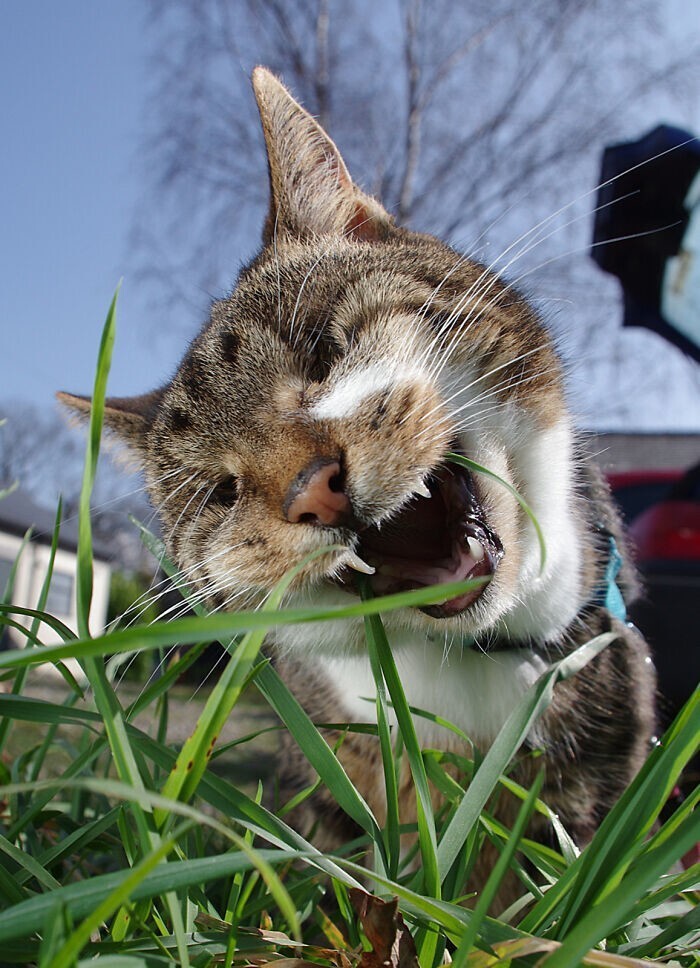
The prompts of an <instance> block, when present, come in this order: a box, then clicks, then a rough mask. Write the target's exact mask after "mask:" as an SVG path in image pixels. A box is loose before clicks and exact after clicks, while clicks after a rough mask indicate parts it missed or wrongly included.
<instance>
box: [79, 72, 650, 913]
mask: <svg viewBox="0 0 700 968" xmlns="http://www.w3.org/2000/svg"><path fill="white" fill-rule="evenodd" d="M253 86H254V89H255V95H256V98H257V103H258V107H259V110H260V116H261V119H262V125H263V130H264V135H265V141H266V145H267V155H268V162H269V174H270V185H271V205H270V211H269V215H268V217H267V221H266V223H265V227H264V232H263V246H262V249H261V251H260V254H259V255H258V256H257V257H256V258H255V259H254V260H253V262H252V263H251V264H250V265H249V266H247V267H246V268H245V269H244V270H243V271H242V272H241V274H240V277H239V280H238V284H237V287H236V289H235V290H234V291H233V293H232V294H231V295H230V296H229V297H228V298H225V299H221V300H219V301H217V302H215V303H214V305H213V306H212V309H211V315H210V318H209V320H208V321H207V322H206V324H205V325H204V327H203V329H202V331H201V332H200V333H199V335H198V336H197V337H196V338H195V339H194V341H193V342H192V344H191V346H190V347H189V349H188V351H187V353H186V354H185V357H184V359H183V361H182V364H181V365H180V367H179V370H178V372H177V373H176V375H175V376H174V377H173V379H172V380H171V381H170V382H169V383H168V384H167V385H166V386H163V387H161V388H160V389H157V390H155V391H154V392H152V393H148V394H146V395H144V396H140V397H136V398H116V399H110V400H108V401H107V407H106V413H105V420H106V423H107V425H108V427H109V428H111V430H112V431H114V432H116V434H118V435H119V436H120V437H121V438H122V439H123V440H124V441H126V442H127V444H128V445H129V446H130V447H131V449H132V450H133V452H134V453H135V454H136V455H137V456H138V457H139V458H140V460H141V462H142V464H143V468H144V470H145V474H146V480H147V483H148V488H149V492H150V495H151V498H152V501H153V504H154V506H155V507H156V508H157V509H158V512H159V514H160V517H161V520H162V524H163V532H164V535H165V539H166V544H167V550H168V552H169V554H170V555H171V556H172V558H173V559H174V560H175V561H176V562H177V565H178V567H179V568H180V569H182V574H183V576H184V577H185V578H186V579H187V580H188V581H190V582H191V583H192V584H193V586H194V587H195V588H196V589H197V591H198V593H199V594H201V595H202V596H203V597H205V598H206V600H207V601H208V603H209V604H210V606H211V607H213V608H217V609H225V608H233V607H241V606H245V607H253V606H256V605H259V604H260V603H262V602H263V601H264V600H265V596H266V595H267V593H268V592H269V591H270V589H271V587H272V586H273V585H274V583H276V582H277V581H278V580H279V579H280V578H281V577H282V576H283V575H284V574H285V572H286V571H287V570H288V569H289V568H291V567H292V566H293V565H295V564H297V563H298V562H299V561H300V560H301V559H302V558H303V557H304V556H306V555H308V554H309V553H310V552H313V551H316V550H318V549H322V548H324V547H330V546H337V545H341V546H342V549H343V550H329V551H328V553H327V554H325V555H321V556H320V557H316V558H315V559H314V560H312V561H311V563H310V564H308V565H307V566H306V567H305V569H304V571H303V573H302V576H301V577H300V578H299V579H298V581H297V582H296V585H295V586H294V588H293V591H292V592H291V593H290V594H289V596H288V604H290V605H301V604H304V605H307V604H309V603H315V604H321V603H323V604H324V605H335V604H342V603H347V602H351V601H355V600H356V592H355V590H354V585H353V580H352V578H353V571H355V572H361V573H364V574H365V575H367V576H370V577H369V581H370V583H371V585H372V588H373V590H374V591H375V592H376V593H378V594H380V593H389V592H395V591H400V590H403V589H409V588H415V587H420V586H425V585H432V584H435V583H442V582H451V581H459V580H461V579H465V578H468V577H479V576H481V577H484V578H486V579H488V581H485V582H484V583H483V584H482V585H481V586H480V587H479V589H477V590H476V591H472V592H470V593H468V594H462V595H458V596H456V597H454V598H450V599H448V600H446V601H444V602H443V603H442V604H440V605H434V606H430V607H425V608H417V609H404V610H400V611H395V612H391V613H390V614H387V615H386V617H385V625H386V628H387V632H388V635H389V638H390V642H391V645H392V649H393V654H394V656H395V659H396V663H397V666H398V669H399V672H400V674H401V677H402V681H403V685H404V688H405V691H406V694H407V697H408V700H409V702H410V703H411V704H412V705H414V706H417V707H420V708H422V709H427V710H431V711H434V712H438V713H439V714H440V715H441V716H442V717H444V718H446V719H448V720H450V721H452V722H453V723H454V724H456V725H457V726H458V727H460V728H461V729H462V730H464V731H465V732H466V733H467V734H468V735H469V736H470V737H471V738H472V740H473V741H474V742H475V743H476V744H478V745H479V746H480V747H481V748H482V749H483V748H486V747H488V745H489V744H490V743H491V742H492V741H493V739H494V737H495V736H496V734H497V732H498V730H499V729H500V727H501V726H502V725H503V723H504V721H505V719H506V717H507V715H508V713H509V712H510V710H512V708H513V706H514V704H515V703H516V701H517V700H518V698H519V697H520V696H521V695H522V694H523V693H524V691H525V690H526V689H527V688H528V687H529V686H530V685H531V684H532V683H533V682H534V681H535V680H536V678H537V677H538V676H539V675H540V674H541V673H542V672H543V670H545V669H546V668H547V666H548V664H549V663H550V662H551V661H553V660H555V659H558V658H560V657H562V656H563V655H566V654H567V653H568V652H570V651H571V650H572V649H574V648H575V647H576V646H578V645H580V644H581V643H583V642H585V641H587V640H588V639H589V638H591V637H592V636H595V635H597V634H598V633H600V632H603V631H609V630H613V631H614V632H615V634H616V639H615V641H614V643H613V644H612V645H611V646H609V647H608V648H607V649H606V650H605V651H603V652H602V653H601V654H600V655H599V656H598V657H597V659H595V660H594V661H592V662H591V663H590V664H589V665H588V666H587V667H586V668H585V669H584V670H583V671H582V672H581V673H580V674H578V675H577V676H576V677H574V678H573V679H570V680H568V681H566V682H564V683H561V684H560V685H558V686H557V688H556V692H555V699H554V702H553V705H552V706H551V707H550V709H549V710H548V711H547V713H546V714H545V715H544V717H543V718H542V720H541V721H540V722H539V723H538V725H537V726H536V729H535V730H534V732H533V733H532V735H531V736H530V738H529V740H528V741H527V743H526V747H529V748H530V749H532V748H533V747H537V748H539V749H541V750H542V753H541V755H540V756H539V757H537V758H534V757H532V756H528V755H523V756H522V758H521V765H520V768H519V777H520V779H521V780H522V781H523V782H525V783H527V782H529V780H530V779H531V775H530V774H531V772H532V771H533V770H534V769H535V768H537V769H540V768H541V767H542V766H543V765H544V768H545V776H546V779H545V787H544V793H543V797H544V799H545V800H547V801H548V802H549V804H550V805H551V806H552V807H553V808H554V810H555V811H556V812H557V813H558V814H559V816H560V818H561V819H562V821H563V822H564V824H565V826H566V827H567V828H568V830H569V831H570V833H571V834H572V835H573V837H574V838H575V840H576V841H577V842H578V843H579V844H581V845H583V844H585V843H586V842H587V840H589V838H590V837H591V835H592V833H593V832H594V830H595V828H596V826H597V825H598V824H599V822H600V820H601V818H602V817H603V816H604V815H605V813H606V811H607V810H608V809H609V807H610V806H611V804H612V803H613V802H614V801H615V799H616V798H617V797H618V796H619V794H620V792H621V791H622V790H623V788H624V786H625V785H626V784H627V783H628V782H629V780H630V779H631V778H632V776H633V775H634V773H635V771H636V770H637V769H638V767H639V765H640V763H641V761H642V758H643V756H644V754H645V750H646V747H647V744H648V741H649V738H650V735H651V732H652V725H653V695H654V688H655V686H654V674H653V666H652V665H651V661H650V659H649V655H648V650H647V647H646V645H645V643H644V641H643V640H642V639H641V637H640V636H639V634H638V633H637V632H636V631H635V630H634V629H633V628H632V627H630V626H628V625H627V624H626V623H625V622H624V619H623V616H622V615H614V614H611V612H610V610H609V609H608V608H607V607H606V595H607V596H608V598H610V597H611V595H612V598H614V597H615V596H616V595H618V594H619V593H618V591H617V588H615V587H613V586H611V585H610V578H609V571H610V566H611V563H612V557H613V556H615V555H616V554H617V549H620V551H622V552H624V541H623V537H622V535H621V533H620V528H619V522H618V518H617V516H616V513H615V511H614V510H613V507H612V504H611V501H610V497H609V494H608V492H607V490H606V488H605V486H604V485H603V483H602V482H601V480H600V477H599V474H598V472H597V470H596V468H595V466H594V465H593V463H592V462H591V461H590V460H588V459H587V458H586V457H585V455H584V453H583V451H582V448H581V447H580V445H579V444H578V443H577V441H576V438H575V437H574V434H573V432H572V427H571V421H570V417H569V415H568V413H567V407H566V403H565V398H564V391H563V388H562V368H561V364H560V361H559V360H558V358H557V355H556V353H555V350H554V348H553V345H552V341H551V339H550V337H549V336H548V335H547V332H546V331H545V329H544V328H543V326H542V324H541V323H540V321H539V319H538V318H537V315H536V314H535V312H534V311H533V310H532V309H531V307H530V306H529V305H528V304H527V302H525V301H524V299H523V298H521V297H520V296H519V295H518V294H517V293H516V292H515V291H514V290H513V289H512V288H510V287H509V286H507V285H506V284H505V283H504V282H502V281H501V280H500V279H499V278H498V277H497V276H495V275H494V274H493V273H492V272H490V271H488V270H487V269H485V268H484V267H483V266H481V265H478V264H476V263H474V262H472V261H470V260H468V259H466V258H464V257H463V256H461V255H459V254H457V253H456V252H455V251H453V250H452V249H451V248H449V247H448V246H447V245H444V244H443V243H442V242H440V241H438V240H437V239H435V238H433V237H431V236H427V235H421V234H419V233H416V232H411V231H408V230H406V229H404V228H398V227H397V226H396V225H395V224H394V222H393V220H392V218H391V216H390V215H389V214H388V213H387V212H386V211H385V210H384V208H382V206H381V205H380V204H379V203H378V202H377V201H376V200H375V199H373V198H371V197H369V196H368V195H366V194H365V193H364V192H362V191H361V190H360V189H359V188H358V187H357V186H356V185H355V184H354V183H353V182H352V180H351V178H350V175H349V174H348V171H347V169H346V166H345V164H344V162H343V160H342V158H341V156H340V154H339V152H338V150H337V148H336V146H335V145H334V144H333V142H332V141H331V140H330V138H329V137H328V136H327V135H326V134H325V132H324V131H323V130H322V129H321V128H320V127H319V125H318V124H317V123H316V122H315V121H314V120H313V118H312V117H311V116H310V115H309V114H307V113H306V111H304V110H303V108H302V107H300V105H299V104H297V103H296V101H295V100H294V99H293V98H292V96H291V95H290V94H289V92H288V91H287V90H286V89H285V88H284V87H283V86H282V84H281V83H280V82H279V81H278V80H277V79H276V78H275V77H274V76H273V75H272V74H270V73H269V72H268V71H267V70H265V69H263V68H257V69H256V71H255V72H254V75H253ZM60 398H61V400H62V401H63V402H64V403H66V404H67V405H68V406H70V407H71V408H73V410H77V411H79V412H83V413H85V412H86V411H87V410H89V401H88V400H87V399H85V398H80V397H76V396H73V395H69V394H61V395H60ZM454 451H456V452H459V453H461V454H463V455H465V456H467V457H469V458H471V459H472V460H474V461H476V462H478V463H479V464H481V465H485V466H486V467H488V468H489V469H490V470H492V471H494V472H495V473H496V474H498V475H499V476H500V477H501V478H502V479H503V480H505V481H506V482H508V483H510V484H511V485H513V486H514V487H516V488H517V489H518V490H519V491H520V493H521V494H522V496H523V497H524V498H525V500H526V501H527V502H528V504H529V505H530V507H531V508H532V509H533V510H534V513H535V515H536V517H537V519H538V521H539V524H540V526H541V528H542V531H543V533H544V538H545V541H546V552H547V553H546V561H545V565H544V567H543V568H542V567H541V560H540V548H539V545H538V540H537V536H536V533H535V530H534V528H533V526H532V523H531V522H530V520H529V519H528V517H527V516H526V515H525V514H524V513H523V510H522V508H521V506H520V505H519V503H518V502H517V500H516V499H515V497H514V496H513V494H512V493H511V492H510V491H509V490H507V489H506V488H505V487H503V485H502V484H500V483H498V482H497V481H495V480H493V479H491V478H489V477H487V476H483V475H476V474H472V473H470V472H468V471H466V470H464V469H462V468H461V467H458V466H457V465H455V464H454V463H451V462H450V461H449V460H448V459H447V456H446V455H447V454H448V453H450V452H454ZM606 575H608V577H607V578H606ZM617 587H619V589H621V591H622V594H623V595H624V596H625V597H626V598H629V597H630V596H631V595H632V594H633V593H634V590H635V586H634V576H633V574H632V573H631V570H630V568H629V566H627V565H623V568H622V572H621V574H620V575H619V577H618V586H617ZM274 640H275V649H276V655H277V662H278V667H279V669H280V670H281V671H282V674H283V675H284V676H285V677H286V680H287V682H288V684H289V685H290V687H291V688H292V689H293V691H294V692H295V694H296V695H297V697H298V698H299V700H300V701H301V702H302V704H303V705H304V706H305V708H306V710H307V711H308V713H309V714H310V715H311V717H312V718H313V719H314V720H315V721H317V722H339V721H348V722H351V721H361V722H366V721H368V720H370V719H372V717H373V715H374V704H373V703H372V702H368V701H367V699H366V697H368V696H369V697H371V696H373V695H374V682H373V679H372V675H371V672H370V667H369V662H368V658H367V655H366V649H365V645H364V631H363V626H362V622H361V620H358V621H355V622H347V621H343V622H340V621H338V622H331V623H321V624H319V623H317V624H314V625H310V626H303V625H300V626H290V627H287V628H283V629H280V630H278V631H277V632H276V633H275V636H274ZM416 727H417V729H418V732H419V736H420V738H421V741H422V742H423V744H424V745H426V746H428V745H430V746H438V747H442V748H444V749H448V748H453V749H459V741H458V740H457V738H456V736H455V734H454V733H452V732H449V731H447V730H446V729H444V728H442V727H440V726H437V725H434V724H433V723H431V722H430V721H428V720H426V719H424V718H417V719H416ZM339 755H340V759H341V761H342V762H343V765H344V767H345V769H346V771H347V773H348V774H349V776H350V778H351V780H352V781H353V782H354V783H355V784H356V786H357V787H358V788H359V790H360V791H361V793H362V794H363V796H364V797H365V799H366V800H367V801H368V803H369V805H370V806H371V808H372V809H373V811H374V812H375V815H376V816H377V817H378V818H381V817H382V815H383V812H384V792H383V791H384V785H383V775H382V771H381V763H380V760H379V753H378V748H377V741H376V738H374V737H372V736H370V735H367V734H362V733H350V734H348V735H347V737H346V738H345V740H344V742H343V744H342V747H341V749H340V753H339ZM282 759H283V764H282V781H283V787H284V789H285V792H286V794H290V793H292V792H294V791H295V790H297V789H299V788H301V787H304V786H306V785H307V784H308V783H309V767H308V766H307V765H306V764H305V762H304V761H303V758H302V757H301V756H300V755H299V754H298V753H295V752H294V750H293V748H292V744H291V742H290V744H289V747H288V748H287V749H286V751H285V755H284V756H283V758H282ZM400 796H401V802H402V807H403V819H404V820H405V821H411V819H412V818H415V813H414V810H415V807H414V798H413V793H412V790H411V786H410V782H409V780H408V778H406V780H405V781H404V782H403V783H402V784H401V791H400ZM504 812H505V813H507V808H506V807H504ZM294 820H295V823H296V824H298V825H299V827H300V828H302V832H304V833H306V832H308V831H309V830H310V829H311V827H313V828H314V837H315V839H316V841H317V842H318V843H319V845H321V846H323V847H333V846H334V845H337V844H338V843H339V842H340V841H341V840H342V839H343V838H347V837H350V836H352V835H353V834H354V832H355V831H354V830H353V824H352V822H351V821H350V820H349V818H347V817H346V816H345V815H344V814H342V813H341V812H339V810H338V808H337V807H336V806H335V805H334V804H332V803H331V802H330V800H329V799H327V794H326V793H325V792H324V790H319V791H318V792H317V793H316V794H315V795H314V797H313V798H312V799H311V800H309V801H307V802H306V803H305V804H304V806H303V807H302V808H300V810H298V811H297V814H296V816H295V818H294ZM534 834H535V835H536V836H538V837H540V838H541V839H544V840H546V839H547V838H548V836H549V833H548V830H547V829H546V824H545V822H544V821H543V820H541V821H540V827H539V828H538V829H536V830H535V831H534ZM488 864H489V860H488V858H486V859H485V860H484V862H483V864H482V868H483V870H481V871H478V872H477V874H476V880H475V886H476V887H478V886H479V882H480V880H483V876H484V872H485V870H486V868H487V867H488ZM506 900H507V899H502V903H505V901H506Z"/></svg>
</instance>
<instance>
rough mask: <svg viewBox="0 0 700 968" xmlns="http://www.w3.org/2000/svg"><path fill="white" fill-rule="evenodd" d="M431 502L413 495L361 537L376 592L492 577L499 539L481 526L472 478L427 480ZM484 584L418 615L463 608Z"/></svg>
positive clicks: (453, 473)
mask: <svg viewBox="0 0 700 968" xmlns="http://www.w3.org/2000/svg"><path fill="white" fill-rule="evenodd" d="M430 493H431V496H430V498H425V497H415V498H414V499H413V500H412V501H411V502H410V503H409V504H408V505H407V506H406V507H405V508H403V509H402V510H401V511H400V512H399V513H398V514H397V516H396V517H395V518H393V519H392V520H391V521H389V522H387V523H385V524H384V525H382V527H381V528H375V527H373V528H368V529H367V530H366V531H364V532H362V534H361V536H360V547H359V553H360V555H361V557H362V558H363V560H365V561H367V562H368V563H369V564H370V565H372V566H373V567H374V568H375V569H376V570H375V573H374V575H373V576H372V579H371V581H372V588H373V590H374V591H375V593H377V594H390V593H392V592H398V591H406V590H407V589H411V588H421V587H425V586H428V585H440V584H445V583H447V582H456V581H465V580H466V579H470V578H481V577H488V576H490V575H492V574H493V573H494V572H495V570H496V568H497V566H498V562H499V561H500V559H501V557H502V556H503V547H502V545H501V542H500V540H499V539H498V536H497V535H496V534H494V532H493V531H491V529H490V528H489V527H488V526H487V525H486V523H485V520H484V519H485V516H486V515H485V511H484V510H483V508H482V507H481V505H480V504H479V502H478V500H477V498H476V496H475V493H474V490H473V486H472V481H471V477H470V476H469V475H468V474H466V473H464V472H461V471H460V470H456V469H455V470H450V471H449V472H446V471H443V472H442V473H441V474H440V475H438V476H436V477H435V478H434V479H433V480H431V482H430ZM483 590H484V585H480V586H479V587H478V588H476V589H474V590H472V591H470V592H466V593H465V594H464V595H460V596H458V597H457V598H453V599H450V600H449V601H446V602H443V603H442V604H441V605H433V606H429V607H428V606H426V607H425V608H424V609H423V611H425V612H427V613H428V614H430V615H433V616H435V617H436V618H444V617H449V616H452V615H457V614H459V613H460V612H462V611H464V609H465V608H468V607H469V605H471V604H472V603H473V602H474V601H476V599H477V598H478V597H479V595H480V594H481V593H482V591H483Z"/></svg>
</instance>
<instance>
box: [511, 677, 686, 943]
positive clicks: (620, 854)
mask: <svg viewBox="0 0 700 968" xmlns="http://www.w3.org/2000/svg"><path fill="white" fill-rule="evenodd" d="M699 736H700V688H698V689H697V690H696V692H695V693H694V695H693V696H692V697H691V698H690V700H689V701H688V702H687V703H686V705H685V706H684V708H683V709H682V710H681V712H680V713H679V715H678V717H677V718H676V720H675V722H674V723H673V724H672V725H671V727H670V729H669V730H668V731H667V733H666V735H665V736H664V737H663V739H662V741H661V744H660V745H659V746H657V747H656V748H655V749H654V750H652V752H651V754H650V755H649V757H648V758H647V761H646V763H645V764H644V765H643V766H642V769H641V770H640V771H639V773H638V774H637V776H636V777H635V779H634V780H633V781H632V783H631V784H630V786H629V787H628V788H627V790H625V792H624V793H623V794H622V796H621V797H620V799H619V800H618V801H617V803H616V804H615V805H614V807H613V808H612V809H611V810H610V812H609V813H608V815H607V817H605V819H604V820H603V822H602V824H601V825H600V828H599V829H598V831H597V832H596V835H595V837H594V838H593V840H592V841H591V843H590V844H589V845H588V847H587V848H586V850H585V851H584V852H583V853H582V854H581V856H580V857H579V858H578V860H576V861H575V862H574V863H573V864H572V865H571V866H570V867H569V869H568V871H567V872H566V873H565V874H564V876H563V877H562V878H561V879H560V880H559V882H558V883H557V884H556V885H555V886H554V887H553V888H552V889H551V890H549V891H548V892H547V894H546V896H545V897H544V898H543V899H542V900H541V901H539V902H538V903H537V904H535V905H534V907H533V908H532V910H531V911H530V912H529V913H528V914H527V915H526V917H525V918H524V919H523V922H522V923H523V927H524V929H525V930H528V931H533V932H541V931H542V930H544V929H545V928H546V927H548V926H549V925H550V924H551V923H552V922H553V921H554V920H555V918H558V924H557V927H556V937H558V938H559V939H562V938H563V937H565V935H566V933H567V932H568V931H569V930H570V928H571V926H572V925H573V924H574V923H575V922H576V921H577V920H578V919H580V918H581V917H582V916H583V915H584V914H585V912H586V911H587V910H588V909H589V908H590V907H591V905H593V904H595V903H597V902H598V901H599V900H600V898H601V897H602V896H603V894H604V893H605V892H606V891H610V890H611V889H612V888H614V887H615V885H616V884H617V883H618V882H619V881H620V879H621V877H622V876H623V875H624V872H625V870H626V869H627V867H628V866H629V864H630V863H631V861H632V859H633V857H634V853H635V851H637V850H641V849H642V848H643V846H644V840H645V837H646V836H647V834H648V833H649V831H650V830H651V828H652V826H653V824H654V822H655V821H656V819H657V817H658V815H659V813H660V811H661V808H662V807H663V805H664V804H665V802H666V800H667V799H668V796H669V794H670V792H671V790H672V789H673V786H674V784H675V782H676V780H677V778H678V776H679V774H680V772H681V770H682V769H683V767H684V765H685V764H686V763H687V762H688V760H689V759H690V758H691V757H692V756H693V754H694V753H695V751H696V750H697V749H698V737H699Z"/></svg>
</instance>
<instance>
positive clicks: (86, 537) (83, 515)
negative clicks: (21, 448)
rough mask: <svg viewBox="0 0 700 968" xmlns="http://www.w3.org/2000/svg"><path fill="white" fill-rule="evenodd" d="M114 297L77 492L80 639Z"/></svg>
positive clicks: (86, 609) (85, 618)
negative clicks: (81, 479) (81, 482)
mask: <svg viewBox="0 0 700 968" xmlns="http://www.w3.org/2000/svg"><path fill="white" fill-rule="evenodd" d="M118 294H119V289H117V291H116V292H115V294H114V296H113V297H112V302H111V304H110V307H109V311H108V312H107V319H106V320H105V325H104V328H103V330H102V339H101V341H100V349H99V353H98V357H97V370H96V373H95V384H94V389H93V396H92V406H91V408H90V426H89V429H88V439H87V447H86V451H85V466H84V471H83V486H82V488H81V490H80V502H79V506H78V553H77V566H76V588H75V591H76V603H77V612H78V631H79V633H80V636H81V638H88V637H89V635H90V629H89V617H90V604H91V601H92V524H91V521H90V500H91V497H92V489H93V485H94V482H95V474H96V472H97V460H98V457H99V454H100V437H101V435H102V419H103V416H104V406H105V393H106V390H107V377H108V375H109V368H110V364H111V361H112V349H113V347H114V339H115V332H116V310H117V296H118Z"/></svg>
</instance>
